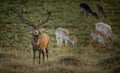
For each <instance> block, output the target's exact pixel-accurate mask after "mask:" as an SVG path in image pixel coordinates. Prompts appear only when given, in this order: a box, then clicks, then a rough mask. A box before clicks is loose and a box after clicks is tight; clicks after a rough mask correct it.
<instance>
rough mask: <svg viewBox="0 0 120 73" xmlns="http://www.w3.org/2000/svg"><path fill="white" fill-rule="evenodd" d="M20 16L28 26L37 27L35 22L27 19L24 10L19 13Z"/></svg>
mask: <svg viewBox="0 0 120 73" xmlns="http://www.w3.org/2000/svg"><path fill="white" fill-rule="evenodd" d="M18 16H19V18H20V20H21V21H22V22H23V23H25V24H27V25H28V26H32V27H35V26H34V25H33V22H31V21H28V20H26V19H25V18H24V15H23V12H20V13H19V14H18Z"/></svg>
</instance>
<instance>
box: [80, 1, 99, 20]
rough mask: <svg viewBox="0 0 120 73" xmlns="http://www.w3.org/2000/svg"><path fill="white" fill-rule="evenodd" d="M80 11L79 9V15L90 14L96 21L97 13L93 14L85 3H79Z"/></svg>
mask: <svg viewBox="0 0 120 73" xmlns="http://www.w3.org/2000/svg"><path fill="white" fill-rule="evenodd" d="M80 9H81V15H85V14H86V15H88V14H91V15H93V16H94V17H95V18H97V19H98V15H97V13H95V12H93V11H92V9H91V7H90V6H89V5H88V4H86V3H80Z"/></svg>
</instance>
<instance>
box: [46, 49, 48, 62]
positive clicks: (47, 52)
mask: <svg viewBox="0 0 120 73" xmlns="http://www.w3.org/2000/svg"><path fill="white" fill-rule="evenodd" d="M46 57H47V61H48V49H47V48H46Z"/></svg>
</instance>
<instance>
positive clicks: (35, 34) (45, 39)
mask: <svg viewBox="0 0 120 73" xmlns="http://www.w3.org/2000/svg"><path fill="white" fill-rule="evenodd" d="M47 15H48V16H47V18H46V20H45V21H42V22H41V23H39V24H38V25H36V26H35V25H34V24H33V22H30V21H28V20H26V19H25V18H24V16H23V13H20V14H19V18H20V20H22V22H23V23H25V24H27V25H28V26H31V27H32V28H33V30H32V41H31V43H32V47H33V64H35V55H36V51H39V64H40V56H41V53H42V55H43V62H44V56H45V52H46V57H47V60H48V45H49V36H48V35H47V34H46V33H42V24H45V23H46V22H47V21H48V19H49V17H50V15H51V11H47Z"/></svg>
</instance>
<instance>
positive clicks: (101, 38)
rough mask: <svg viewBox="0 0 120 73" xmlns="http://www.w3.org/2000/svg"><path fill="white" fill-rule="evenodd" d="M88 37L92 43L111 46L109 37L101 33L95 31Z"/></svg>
mask: <svg viewBox="0 0 120 73" xmlns="http://www.w3.org/2000/svg"><path fill="white" fill-rule="evenodd" d="M90 35H91V37H92V40H93V41H98V42H99V43H100V44H106V45H111V42H110V40H109V37H108V36H107V35H106V34H104V33H103V32H101V31H98V30H95V31H93V32H92V33H91V34H90Z"/></svg>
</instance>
